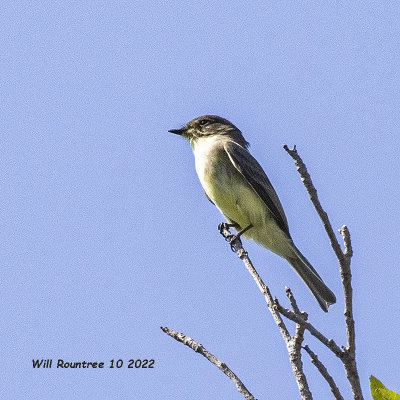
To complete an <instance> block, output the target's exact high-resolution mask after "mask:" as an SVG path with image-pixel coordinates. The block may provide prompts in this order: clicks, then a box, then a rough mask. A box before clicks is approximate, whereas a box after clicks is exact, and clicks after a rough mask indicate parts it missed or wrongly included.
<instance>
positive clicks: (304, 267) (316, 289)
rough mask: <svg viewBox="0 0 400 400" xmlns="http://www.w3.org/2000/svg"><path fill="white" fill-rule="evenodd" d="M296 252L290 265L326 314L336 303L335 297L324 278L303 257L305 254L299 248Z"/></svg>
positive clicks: (289, 259)
mask: <svg viewBox="0 0 400 400" xmlns="http://www.w3.org/2000/svg"><path fill="white" fill-rule="evenodd" d="M295 250H296V252H295V254H296V256H295V257H291V258H288V261H289V263H290V265H291V266H292V267H293V269H294V270H295V271H296V272H297V274H298V275H299V276H300V278H301V279H302V280H303V282H304V283H305V284H306V285H307V287H308V288H309V289H310V291H311V293H312V294H313V295H314V297H315V298H316V299H317V301H318V304H319V305H320V306H321V308H322V309H323V310H324V311H325V312H328V307H329V306H330V305H331V304H334V303H336V297H335V295H334V294H333V292H332V291H331V290H330V289H329V288H328V286H326V285H325V283H324V282H323V280H322V278H321V277H320V276H319V275H318V273H317V271H316V270H315V269H314V268H313V266H312V265H311V264H310V263H309V262H308V260H307V259H306V258H305V257H304V256H303V254H301V253H300V251H299V250H298V249H297V248H296V249H295Z"/></svg>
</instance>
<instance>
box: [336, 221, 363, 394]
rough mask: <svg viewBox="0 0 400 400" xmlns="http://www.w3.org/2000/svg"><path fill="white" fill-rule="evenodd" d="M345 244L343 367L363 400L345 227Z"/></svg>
mask: <svg viewBox="0 0 400 400" xmlns="http://www.w3.org/2000/svg"><path fill="white" fill-rule="evenodd" d="M339 232H340V233H341V235H342V238H343V242H344V257H343V260H342V261H341V262H340V276H341V278H342V285H343V292H344V318H345V324H346V336H347V345H346V347H345V348H344V350H343V351H344V355H345V357H344V358H343V365H344V369H345V371H346V376H347V379H348V380H349V382H350V386H351V389H352V391H353V395H354V399H355V400H362V399H363V395H362V390H361V385H360V377H359V375H358V371H357V364H356V333H355V324H354V318H353V288H352V287H351V269H350V264H351V257H352V256H353V249H352V246H351V239H350V232H349V230H348V229H347V226H346V225H344V226H342V228H341V229H340V230H339Z"/></svg>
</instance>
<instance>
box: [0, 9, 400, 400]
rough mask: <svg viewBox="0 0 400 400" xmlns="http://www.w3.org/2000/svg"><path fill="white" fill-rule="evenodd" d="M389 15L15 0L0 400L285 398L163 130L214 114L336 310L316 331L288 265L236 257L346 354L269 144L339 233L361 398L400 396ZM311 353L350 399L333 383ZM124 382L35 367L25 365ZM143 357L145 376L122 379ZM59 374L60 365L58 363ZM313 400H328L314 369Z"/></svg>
mask: <svg viewBox="0 0 400 400" xmlns="http://www.w3.org/2000/svg"><path fill="white" fill-rule="evenodd" d="M399 11H400V6H399V4H398V3H397V2H390V1H389V2H383V3H382V2H377V1H376V2H375V1H368V2H364V1H363V2H361V1H355V2H351V3H349V2H343V1H340V2H331V3H326V2H324V3H315V2H292V1H284V2H282V1H279V2H278V1H274V2H264V1H254V2H251V3H250V4H248V3H241V2H235V1H232V2H230V3H226V2H201V3H192V4H187V2H183V1H152V2H138V1H130V2H125V1H116V2H105V1H96V2H94V1H90V2H89V1H86V2H53V1H48V2H45V1H37V2H35V3H32V2H24V1H13V2H10V3H8V4H4V5H3V7H2V13H1V17H0V31H1V37H2V40H1V44H0V50H1V59H0V66H1V74H0V84H1V88H2V105H1V118H0V124H1V131H2V138H1V148H2V157H1V158H0V170H1V191H0V192H1V193H0V198H1V205H2V206H1V210H2V212H1V214H0V226H1V229H0V240H1V246H0V252H1V257H0V260H1V267H2V274H1V275H2V277H1V287H2V290H1V291H2V295H1V298H2V309H3V312H2V313H1V317H0V321H1V325H2V328H3V329H2V334H1V335H2V338H1V340H2V351H1V360H2V365H3V368H2V384H1V387H2V388H1V389H0V390H2V391H4V393H3V397H5V395H6V397H7V398H41V399H46V398H59V399H70V398H74V397H79V398H84V397H88V398H94V397H96V396H97V397H98V398H105V399H108V398H110V399H111V398H112V399H119V398H120V399H124V398H141V399H154V398H163V399H176V398H179V399H193V400H195V399H207V398H229V399H240V398H242V397H241V395H239V394H238V393H237V391H236V389H235V387H234V386H233V385H232V383H231V382H230V381H229V380H228V379H227V378H226V377H225V376H224V375H222V373H220V372H219V371H218V370H217V369H216V368H215V367H214V366H212V365H211V364H209V363H208V362H207V361H206V360H205V359H203V358H202V357H200V356H199V355H197V354H195V353H193V352H192V351H190V350H189V349H187V348H185V347H183V346H182V345H180V344H178V343H177V342H175V341H173V340H172V339H170V338H169V337H167V336H166V335H165V334H163V333H162V332H161V330H160V329H159V326H160V325H166V326H168V327H170V328H172V329H175V330H178V331H181V332H184V333H186V334H187V335H189V336H191V337H193V338H194V339H196V340H198V341H199V342H201V343H202V344H203V345H204V346H206V347H207V348H208V349H209V350H210V351H211V352H213V353H214V354H215V355H216V356H218V357H220V358H221V359H222V360H223V361H224V362H225V363H227V364H228V366H230V367H231V368H232V369H233V370H234V371H235V372H236V374H238V375H239V376H240V377H241V378H242V380H243V381H244V383H245V384H246V385H247V387H248V389H249V390H250V391H251V392H252V393H253V394H254V395H255V396H256V397H257V398H259V399H262V398H264V399H265V398H283V399H293V398H297V396H298V392H297V388H296V385H295V382H294V380H293V378H292V375H291V369H290V366H289V363H288V357H287V354H286V349H285V345H284V343H283V341H282V339H281V337H280V336H279V333H278V332H277V329H276V327H275V325H274V323H273V320H272V318H271V316H270V315H269V313H268V311H267V309H266V307H265V304H264V300H263V298H262V296H261V295H260V294H259V292H258V291H257V289H256V287H255V284H254V282H253V281H252V280H251V278H250V277H249V276H248V274H247V272H246V271H245V269H244V267H243V266H242V265H241V263H240V261H239V260H238V259H237V258H236V256H235V255H234V254H233V253H232V252H231V251H230V249H229V247H228V246H227V244H226V243H225V242H224V241H223V239H222V238H221V237H220V236H219V234H218V232H217V229H216V228H217V224H218V223H219V222H221V221H222V220H223V219H222V216H221V215H219V213H218V211H217V210H216V209H215V208H214V207H213V206H212V205H211V204H210V203H209V202H208V201H207V199H206V198H205V197H204V195H203V192H202V189H201V187H200V184H199V182H198V180H197V177H196V174H195V171H194V165H193V156H192V154H191V150H190V147H189V145H188V144H187V143H186V142H185V140H183V139H182V138H179V137H176V136H173V135H171V134H169V133H168V132H167V131H168V129H171V128H177V127H180V126H181V125H182V124H183V123H185V122H187V121H188V120H190V119H192V118H194V117H196V116H199V115H202V114H207V113H212V114H218V115H221V116H223V117H225V118H227V119H229V120H231V121H232V122H233V123H234V124H235V125H237V126H238V127H239V128H240V129H241V130H242V132H243V134H244V135H245V137H246V139H247V140H248V141H249V142H250V144H251V151H252V154H253V155H254V156H255V157H256V158H257V159H258V160H259V162H260V164H261V165H262V166H263V167H264V169H265V170H266V172H267V174H268V176H269V178H270V180H271V181H272V183H273V185H274V187H275V189H276V191H277V192H278V194H279V197H280V199H281V201H282V204H283V206H284V208H285V212H286V214H287V217H288V221H289V226H290V229H291V233H292V236H293V238H294V240H295V242H296V244H297V246H298V247H299V248H300V249H301V250H302V252H303V253H304V254H305V255H306V256H307V258H309V259H310V261H311V262H312V263H313V265H314V266H315V267H316V268H317V269H318V271H319V272H320V274H321V275H322V276H323V277H324V280H325V281H326V282H327V283H328V284H329V286H330V287H331V288H332V289H333V290H334V292H335V293H336V295H337V297H338V303H337V304H336V305H335V306H332V307H331V310H330V312H329V313H328V314H324V313H323V312H322V311H321V310H320V309H319V307H318V305H317V303H316V302H315V300H314V299H313V298H312V296H311V295H310V293H309V292H308V291H307V289H306V288H305V287H304V285H303V283H302V282H301V281H300V279H298V277H297V276H296V275H295V274H294V273H293V272H292V270H291V269H290V267H289V266H288V265H287V263H286V262H285V261H284V260H281V259H280V258H279V257H277V256H275V255H274V254H272V253H270V252H268V251H267V250H265V249H264V248H261V247H259V246H257V245H256V244H254V243H251V242H245V243H244V244H245V248H246V249H247V250H248V251H249V253H250V255H251V257H252V259H253V261H254V263H255V265H256V268H257V269H258V271H259V273H260V274H261V275H262V277H263V279H264V281H265V282H266V283H267V284H268V285H269V287H270V289H271V291H272V293H273V294H274V295H275V296H277V297H278V298H279V299H280V300H281V302H282V303H283V302H284V301H285V300H284V287H285V286H286V285H287V286H290V287H291V288H292V290H293V292H294V293H295V295H296V298H297V300H298V302H299V304H300V306H301V308H303V309H306V310H307V311H308V312H309V314H310V320H311V321H312V322H314V323H315V324H316V326H317V327H321V328H323V330H324V332H325V334H326V335H327V336H330V337H333V338H334V339H335V340H336V341H337V342H338V343H339V344H344V343H345V342H344V329H343V316H342V314H343V298H342V295H341V285H340V280H339V274H338V267H337V262H336V260H335V257H334V255H333V253H332V251H331V250H330V247H329V242H328V239H327V238H326V237H325V236H324V231H323V228H322V225H321V223H320V222H319V220H318V218H317V216H316V214H315V212H314V210H313V208H312V206H311V204H310V202H309V201H308V198H307V195H306V193H305V190H304V188H303V187H302V184H301V182H300V180H299V177H298V174H297V172H296V170H295V167H294V165H293V163H292V160H291V158H290V157H289V156H288V155H287V154H286V153H285V151H284V150H283V149H282V145H283V144H284V143H286V144H288V145H289V146H292V145H293V144H296V145H297V148H298V150H299V152H300V154H301V156H302V157H303V159H304V161H305V162H306V164H307V166H308V168H309V172H310V173H311V175H312V178H313V181H314V183H315V185H316V187H317V189H318V193H319V196H320V199H321V201H322V203H323V205H324V207H325V209H326V211H327V212H328V213H329V216H330V219H331V222H332V225H333V227H334V228H335V229H338V228H340V226H342V225H343V224H347V226H348V227H349V229H350V232H351V235H352V239H353V247H354V258H353V264H352V268H353V269H352V271H353V288H354V307H355V318H356V328H357V362H358V366H359V372H360V375H361V380H362V385H363V390H364V394H365V396H366V397H368V385H369V383H368V377H369V375H370V374H373V375H375V376H376V377H378V378H379V379H381V380H382V382H383V383H384V384H385V385H386V386H387V387H389V388H391V389H392V390H396V391H400V386H399V374H398V368H397V366H398V365H399V361H400V360H399V352H398V349H399V348H400V338H399V335H398V332H399V329H400V324H399V320H398V315H399V313H400V309H399V289H398V288H399V281H400V272H399V268H398V260H399V257H400V252H399V233H398V231H399V230H398V225H399V222H400V221H399V216H398V210H399V207H400V204H399V203H400V202H399V195H398V186H399V173H398V169H399V162H398V154H397V153H398V149H397V138H398V135H399V127H400V117H399V100H400V79H399V71H400V65H399V64H400V53H399V43H400V31H399V20H400V18H399V17H400V15H399V14H400V13H399ZM306 342H307V343H308V344H309V345H310V346H311V347H312V349H313V350H314V351H315V352H317V353H318V355H319V356H320V358H321V359H322V360H323V361H325V362H326V365H327V366H328V368H329V369H330V371H331V373H332V375H333V376H334V377H335V378H336V379H337V381H338V383H339V384H340V385H341V386H342V387H343V388H344V389H343V393H344V395H345V397H346V396H347V398H348V396H349V392H348V389H347V386H346V382H345V379H344V371H343V368H342V367H341V365H340V364H339V363H338V361H336V360H335V359H334V358H332V357H331V355H330V354H328V353H327V352H326V351H325V349H323V348H322V347H321V346H320V345H319V344H318V343H315V341H313V340H312V338H310V337H309V336H307V337H306ZM42 358H52V359H53V360H57V359H59V358H61V359H64V360H67V361H84V360H85V361H97V362H100V361H104V362H106V364H107V365H108V363H109V361H110V360H111V359H115V360H117V359H122V360H124V361H125V364H124V367H123V368H121V369H109V368H106V369H103V370H60V369H56V368H54V366H53V368H52V369H48V370H46V369H40V370H36V369H33V368H32V359H42ZM131 358H134V359H137V358H141V359H144V358H148V359H150V358H152V359H154V360H155V368H154V369H151V370H149V369H147V370H146V369H128V368H126V367H125V366H126V365H127V361H128V360H129V359H131ZM54 362H55V361H54ZM304 363H305V369H306V371H307V373H308V376H309V381H310V386H311V390H312V392H313V394H314V398H317V399H318V398H329V396H330V395H329V390H328V388H327V387H326V384H325V383H324V382H323V381H322V380H321V379H320V378H319V376H318V373H317V372H316V371H315V369H314V367H313V366H312V365H310V363H309V362H308V360H307V357H305V359H304Z"/></svg>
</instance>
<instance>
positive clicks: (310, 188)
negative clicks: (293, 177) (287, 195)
mask: <svg viewBox="0 0 400 400" xmlns="http://www.w3.org/2000/svg"><path fill="white" fill-rule="evenodd" d="M283 148H284V149H285V150H286V152H287V153H288V154H289V155H290V156H291V157H292V158H293V160H294V163H295V165H296V168H297V171H298V172H299V174H300V177H301V180H302V182H303V184H304V186H305V188H306V190H307V192H308V195H309V196H310V200H311V202H312V203H313V204H314V207H315V209H316V211H317V213H318V215H319V217H320V219H321V221H322V225H323V226H324V228H325V231H326V233H327V235H328V237H329V240H330V242H331V246H332V249H333V251H334V252H335V254H336V257H337V258H338V260H341V259H342V258H343V253H342V250H341V248H340V244H339V242H338V240H337V238H336V235H335V232H334V231H333V229H332V225H331V223H330V221H329V217H328V214H327V213H326V212H325V210H324V209H323V208H322V205H321V203H320V201H319V198H318V193H317V189H315V186H314V184H313V183H312V180H311V177H310V174H309V173H308V171H307V167H306V165H305V164H304V162H303V160H302V159H301V157H300V156H299V153H298V152H297V150H296V146H294V147H293V149H289V147H288V146H287V145H286V144H285V145H283Z"/></svg>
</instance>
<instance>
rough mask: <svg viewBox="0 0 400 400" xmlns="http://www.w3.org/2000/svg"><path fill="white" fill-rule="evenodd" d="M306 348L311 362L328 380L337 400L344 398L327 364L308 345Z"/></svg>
mask: <svg viewBox="0 0 400 400" xmlns="http://www.w3.org/2000/svg"><path fill="white" fill-rule="evenodd" d="M304 350H305V351H306V352H307V353H308V354H309V356H310V359H311V362H312V363H313V364H314V365H315V366H316V367H317V369H318V371H319V372H320V374H321V375H322V376H323V378H324V379H325V380H326V381H327V382H328V385H329V387H330V388H331V392H332V394H333V396H334V397H335V399H336V400H344V399H343V396H342V395H341V393H340V391H339V388H338V387H337V386H336V383H335V381H334V380H333V378H332V376H331V375H330V374H329V372H328V370H327V369H326V367H325V365H324V364H322V362H321V361H320V360H319V359H318V357H317V355H316V354H315V353H314V352H313V351H312V350H311V349H310V348H309V347H308V345H305V346H304Z"/></svg>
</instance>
